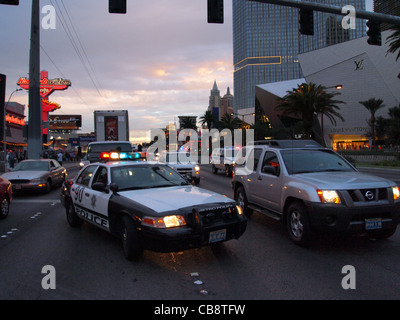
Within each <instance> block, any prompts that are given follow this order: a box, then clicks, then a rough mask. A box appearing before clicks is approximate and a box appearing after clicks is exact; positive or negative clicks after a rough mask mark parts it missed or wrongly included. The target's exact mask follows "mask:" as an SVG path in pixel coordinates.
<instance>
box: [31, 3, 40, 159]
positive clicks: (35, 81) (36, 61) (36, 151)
mask: <svg viewBox="0 0 400 320" xmlns="http://www.w3.org/2000/svg"><path fill="white" fill-rule="evenodd" d="M39 7H40V0H32V20H31V44H30V53H29V111H28V121H29V125H28V159H40V158H41V153H42V98H41V96H40V11H39Z"/></svg>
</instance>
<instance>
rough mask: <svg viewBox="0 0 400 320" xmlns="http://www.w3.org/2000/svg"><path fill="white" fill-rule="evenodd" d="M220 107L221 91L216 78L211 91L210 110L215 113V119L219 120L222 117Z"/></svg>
mask: <svg viewBox="0 0 400 320" xmlns="http://www.w3.org/2000/svg"><path fill="white" fill-rule="evenodd" d="M220 109H221V95H220V93H219V89H218V86H217V81H215V80H214V85H213V87H212V89H211V91H210V98H209V103H208V110H210V111H211V112H212V113H213V116H214V119H215V121H219V120H220V119H221V114H220Z"/></svg>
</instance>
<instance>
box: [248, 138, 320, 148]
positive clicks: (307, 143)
mask: <svg viewBox="0 0 400 320" xmlns="http://www.w3.org/2000/svg"><path fill="white" fill-rule="evenodd" d="M254 145H264V146H265V145H267V146H271V147H277V148H282V149H285V148H323V146H321V145H320V144H319V143H318V142H316V141H315V140H300V139H299V140H256V141H254Z"/></svg>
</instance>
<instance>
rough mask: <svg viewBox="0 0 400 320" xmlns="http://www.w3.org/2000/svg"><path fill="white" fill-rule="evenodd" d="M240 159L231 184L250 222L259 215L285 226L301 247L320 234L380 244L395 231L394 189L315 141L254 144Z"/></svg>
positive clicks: (399, 206) (398, 205) (399, 198)
mask: <svg viewBox="0 0 400 320" xmlns="http://www.w3.org/2000/svg"><path fill="white" fill-rule="evenodd" d="M263 144H264V145H263ZM242 157H243V160H244V162H243V165H241V166H236V168H235V174H234V176H233V178H232V187H233V192H234V198H235V200H236V201H238V202H239V204H240V205H241V207H242V209H243V211H244V213H245V214H246V215H247V216H249V215H251V213H252V211H253V210H257V211H259V212H261V213H264V214H266V215H268V216H270V217H272V218H274V219H276V220H280V221H282V222H283V223H284V225H285V226H286V228H287V231H288V234H289V237H290V239H291V240H292V241H293V242H294V243H296V244H298V245H301V246H307V245H309V244H311V242H312V240H313V239H314V235H316V233H317V231H325V232H326V231H336V232H342V233H348V234H366V235H369V236H371V237H373V238H376V239H378V238H379V239H382V238H388V237H390V236H392V235H393V234H394V233H395V231H396V228H397V225H398V223H399V212H400V195H399V187H398V186H397V185H396V183H395V182H392V181H389V180H387V179H383V178H380V177H376V176H372V175H367V174H363V173H360V172H359V171H358V170H357V169H356V168H355V167H354V166H353V165H351V164H350V163H349V162H348V161H347V160H346V159H344V158H343V157H341V156H340V155H339V154H337V153H336V152H334V151H332V150H330V149H327V148H324V147H322V146H321V145H319V144H318V143H316V142H315V141H313V140H270V141H268V142H261V143H257V142H255V143H254V145H253V146H247V147H244V148H243V149H242Z"/></svg>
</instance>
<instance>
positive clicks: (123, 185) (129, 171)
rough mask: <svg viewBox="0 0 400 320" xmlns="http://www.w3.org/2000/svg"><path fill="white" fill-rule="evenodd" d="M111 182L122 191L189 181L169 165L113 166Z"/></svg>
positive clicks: (183, 183)
mask: <svg viewBox="0 0 400 320" xmlns="http://www.w3.org/2000/svg"><path fill="white" fill-rule="evenodd" d="M111 182H113V183H116V184H117V185H118V188H119V190H120V191H123V190H135V189H148V188H161V187H170V186H179V185H186V184H188V181H187V180H185V179H184V178H182V177H181V176H180V175H179V174H178V173H177V172H176V171H174V170H173V169H171V168H169V167H167V166H162V165H160V166H141V165H132V166H123V167H115V168H111Z"/></svg>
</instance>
